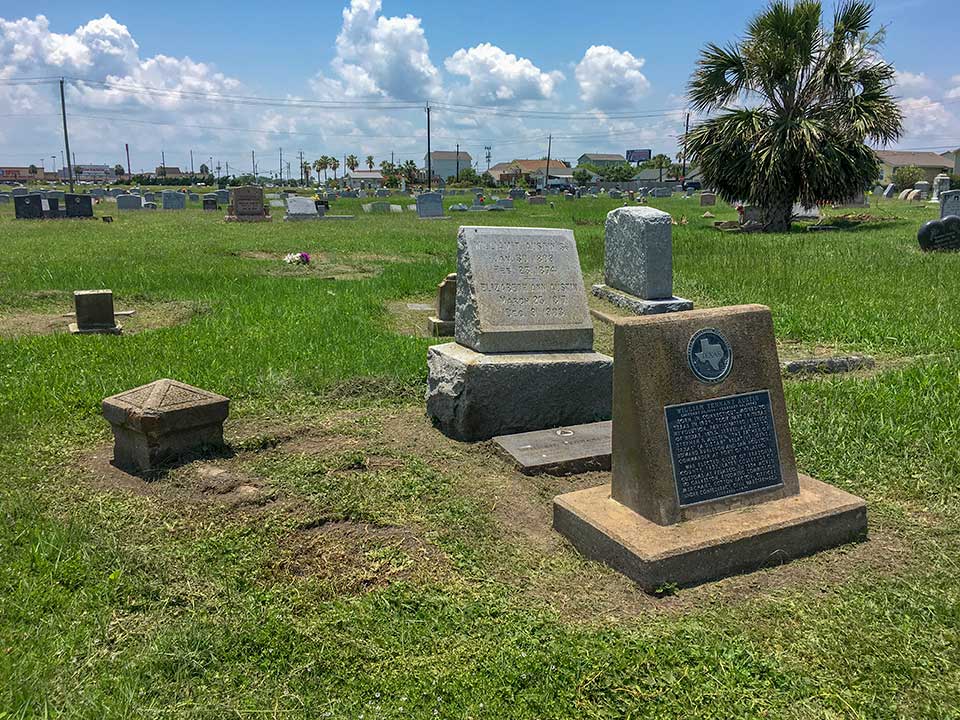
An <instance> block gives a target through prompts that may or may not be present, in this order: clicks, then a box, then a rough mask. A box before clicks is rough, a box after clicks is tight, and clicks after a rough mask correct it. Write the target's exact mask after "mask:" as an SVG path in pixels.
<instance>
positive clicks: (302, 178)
mask: <svg viewBox="0 0 960 720" xmlns="http://www.w3.org/2000/svg"><path fill="white" fill-rule="evenodd" d="M303 180H304V177H303V150H301V151H300V186H301V187H303Z"/></svg>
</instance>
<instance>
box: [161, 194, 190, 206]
mask: <svg viewBox="0 0 960 720" xmlns="http://www.w3.org/2000/svg"><path fill="white" fill-rule="evenodd" d="M161 202H162V207H163V209H164V210H185V209H186V207H187V196H186V195H184V194H183V193H182V192H177V191H176V190H164V191H163V193H162V195H161Z"/></svg>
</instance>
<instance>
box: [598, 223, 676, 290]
mask: <svg viewBox="0 0 960 720" xmlns="http://www.w3.org/2000/svg"><path fill="white" fill-rule="evenodd" d="M603 275H604V280H605V281H606V284H607V285H610V286H611V287H613V288H616V289H617V290H622V291H624V292H626V293H629V294H631V295H634V296H636V297H638V298H640V299H642V300H659V299H662V298H670V297H672V296H673V220H672V219H671V217H670V215H669V214H668V213H665V212H663V211H661V210H657V209H656V208H652V207H646V206H639V207H622V208H617V209H616V210H614V211H612V212H610V213H608V214H607V222H606V240H605V244H604V265H603Z"/></svg>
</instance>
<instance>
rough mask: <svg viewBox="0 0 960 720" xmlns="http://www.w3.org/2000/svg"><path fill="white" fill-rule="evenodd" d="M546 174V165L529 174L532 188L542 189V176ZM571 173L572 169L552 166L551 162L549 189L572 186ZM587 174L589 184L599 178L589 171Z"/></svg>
mask: <svg viewBox="0 0 960 720" xmlns="http://www.w3.org/2000/svg"><path fill="white" fill-rule="evenodd" d="M546 172H547V164H546V163H543V165H542V166H541V167H539V168H537V169H536V170H534V171H533V172H532V173H530V179H531V182H530V185H531V186H532V187H537V188H539V187H543V176H544V174H546ZM573 172H574V169H573V168H571V167H567V166H566V165H560V164H557V165H554V164H553V162H551V163H550V183H549V185H550V187H554V186H557V185H574V184H575V183H574V182H573ZM587 172H589V173H590V182H593V181H594V180H596V179H597V178H598V177H599V175H597V174H596V173H594V172H590V171H589V170H587Z"/></svg>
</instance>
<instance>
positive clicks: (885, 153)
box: [874, 150, 955, 183]
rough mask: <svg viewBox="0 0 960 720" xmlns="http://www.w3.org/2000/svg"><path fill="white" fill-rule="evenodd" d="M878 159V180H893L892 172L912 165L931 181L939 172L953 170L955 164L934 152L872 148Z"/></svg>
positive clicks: (888, 181) (885, 181)
mask: <svg viewBox="0 0 960 720" xmlns="http://www.w3.org/2000/svg"><path fill="white" fill-rule="evenodd" d="M874 153H876V156H877V159H878V160H879V161H880V182H882V183H890V182H893V172H894V170H896V169H897V168H899V167H909V166H911V165H914V166H916V167H918V168H920V169H921V170H923V179H924V180H926V181H927V182H930V183H932V182H933V179H934V178H935V177H936V176H937V175H939V174H940V173H944V172H946V173H950V172H953V171H954V168H955V164H954V162H955V161H954V162H951V161H950V160H948V159H947V158H946V157H944V156H943V155H938V154H937V153H935V152H910V151H906V150H874Z"/></svg>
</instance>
